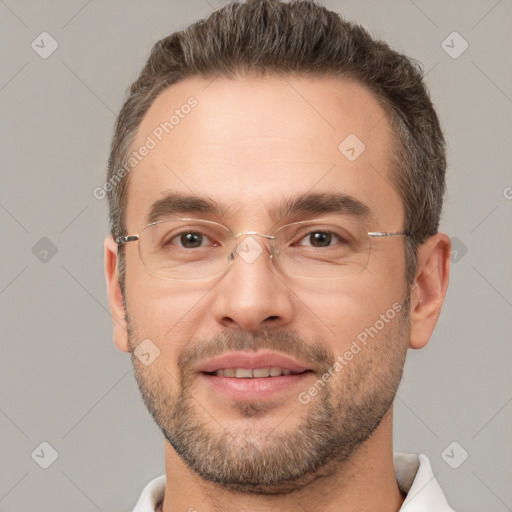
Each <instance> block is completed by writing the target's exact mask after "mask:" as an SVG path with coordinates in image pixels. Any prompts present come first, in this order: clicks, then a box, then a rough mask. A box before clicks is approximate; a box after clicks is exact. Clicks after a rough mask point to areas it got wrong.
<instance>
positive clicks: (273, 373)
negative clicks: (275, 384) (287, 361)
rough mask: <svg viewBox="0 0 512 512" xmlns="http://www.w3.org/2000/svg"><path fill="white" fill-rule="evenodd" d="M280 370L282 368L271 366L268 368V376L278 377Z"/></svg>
mask: <svg viewBox="0 0 512 512" xmlns="http://www.w3.org/2000/svg"><path fill="white" fill-rule="evenodd" d="M281 372H282V368H276V367H275V366H272V367H271V368H270V376H271V377H278V376H279V375H281Z"/></svg>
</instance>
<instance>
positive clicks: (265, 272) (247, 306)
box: [213, 234, 294, 331]
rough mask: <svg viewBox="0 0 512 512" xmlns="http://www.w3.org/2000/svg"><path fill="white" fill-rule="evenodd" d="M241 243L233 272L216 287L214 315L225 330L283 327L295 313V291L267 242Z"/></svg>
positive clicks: (249, 239) (250, 239)
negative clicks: (275, 262) (272, 255)
mask: <svg viewBox="0 0 512 512" xmlns="http://www.w3.org/2000/svg"><path fill="white" fill-rule="evenodd" d="M258 238H259V237H256V236H255V235H252V234H249V235H248V236H246V237H244V238H243V240H239V244H238V247H237V249H236V251H235V252H234V253H233V254H232V259H233V261H232V262H231V265H230V268H229V270H228V271H227V272H226V274H225V275H224V276H223V277H222V279H221V281H220V282H219V283H218V284H217V286H216V287H215V290H216V296H215V300H214V302H213V310H214V316H215V319H216V321H217V322H218V323H220V324H221V325H223V326H224V327H229V328H234V329H236V328H239V329H244V330H247V331H256V330H258V329H260V328H262V327H282V326H284V325H286V324H288V323H290V322H291V320H292V319H293V314H294V304H293V301H292V297H293V292H292V291H291V289H290V288H289V284H288V283H287V282H286V281H287V278H286V276H284V275H283V274H282V273H281V272H280V271H279V269H278V267H277V266H276V265H275V264H274V261H273V259H272V258H271V257H270V252H269V245H268V242H267V241H266V240H265V239H261V238H260V239H258Z"/></svg>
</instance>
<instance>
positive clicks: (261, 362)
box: [197, 352, 313, 378]
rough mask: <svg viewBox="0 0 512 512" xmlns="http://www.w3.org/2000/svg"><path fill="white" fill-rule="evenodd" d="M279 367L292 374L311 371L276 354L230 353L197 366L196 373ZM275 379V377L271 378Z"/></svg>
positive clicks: (292, 360)
mask: <svg viewBox="0 0 512 512" xmlns="http://www.w3.org/2000/svg"><path fill="white" fill-rule="evenodd" d="M272 366H274V367H279V368H285V369H288V370H291V371H292V372H294V373H300V372H304V371H306V370H313V368H311V367H308V366H306V365H304V364H301V363H299V362H298V361H295V360H294V359H292V358H291V357H288V356H285V355H283V354H279V353H276V352H260V353H249V352H231V353H227V354H222V355H220V356H217V357H214V358H212V359H209V360H208V361H205V362H204V363H202V364H200V365H198V367H197V371H198V372H201V373H212V372H214V371H216V370H221V369H226V368H253V369H254V368H266V367H272ZM272 378H277V377H272Z"/></svg>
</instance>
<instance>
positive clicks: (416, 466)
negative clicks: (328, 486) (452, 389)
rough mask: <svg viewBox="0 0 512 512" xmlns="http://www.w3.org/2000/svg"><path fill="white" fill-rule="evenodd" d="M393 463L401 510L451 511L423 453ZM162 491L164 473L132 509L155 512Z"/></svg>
mask: <svg viewBox="0 0 512 512" xmlns="http://www.w3.org/2000/svg"><path fill="white" fill-rule="evenodd" d="M394 464H395V473H396V480H397V482H398V487H399V488H400V490H401V491H402V492H404V493H407V498H406V499H405V501H404V503H403V505H402V507H401V508H400V512H432V510H435V511H436V512H454V511H453V509H452V508H450V506H449V505H448V503H447V501H446V498H445V497H444V494H443V491H442V490H441V487H440V486H439V484H438V482H437V480H436V479H435V477H434V474H433V473H432V467H431V466H430V461H429V460H428V457H427V456H426V455H424V454H423V453H420V454H419V455H416V454H412V453H401V452H397V453H395V454H394ZM164 494H165V475H162V476H159V477H157V478H155V479H154V480H152V481H151V482H149V484H147V485H146V487H144V490H143V491H142V494H141V495H140V498H139V501H137V504H136V505H135V508H134V509H133V512H155V509H156V507H157V506H158V504H159V503H161V502H162V501H163V499H164Z"/></svg>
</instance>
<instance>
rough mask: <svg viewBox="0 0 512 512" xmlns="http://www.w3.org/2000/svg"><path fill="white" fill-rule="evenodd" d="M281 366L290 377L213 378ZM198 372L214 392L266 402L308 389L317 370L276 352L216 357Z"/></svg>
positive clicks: (199, 367) (227, 354) (202, 365)
mask: <svg viewBox="0 0 512 512" xmlns="http://www.w3.org/2000/svg"><path fill="white" fill-rule="evenodd" d="M266 367H279V368H283V369H288V370H291V371H292V372H293V373H292V374H290V375H281V376H279V377H261V378H236V377H224V376H217V375H213V372H215V371H216V370H220V369H228V368H252V369H254V368H266ZM197 372H198V373H199V375H200V378H201V380H202V381H203V382H205V383H206V384H207V385H208V387H209V388H210V389H211V390H213V391H214V393H220V394H222V395H224V396H226V397H228V398H229V399H232V400H236V401H265V400H269V399H271V398H275V397H276V396H278V395H279V394H282V393H284V392H291V391H293V389H294V388H296V391H297V392H299V391H300V390H302V389H304V388H305V384H304V381H305V380H306V379H309V378H311V376H312V375H314V373H313V372H314V369H313V368H312V367H309V366H307V365H306V364H304V363H301V362H298V361H296V360H295V359H292V358H291V357H288V356H285V355H283V354H279V353H276V352H260V353H253V352H231V353H226V354H222V355H220V356H217V357H214V358H212V359H209V360H208V361H205V362H203V363H201V364H199V365H198V367H197Z"/></svg>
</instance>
